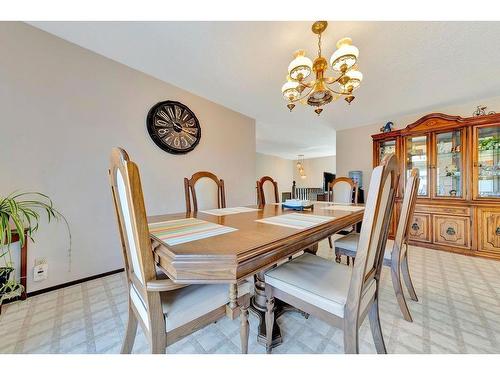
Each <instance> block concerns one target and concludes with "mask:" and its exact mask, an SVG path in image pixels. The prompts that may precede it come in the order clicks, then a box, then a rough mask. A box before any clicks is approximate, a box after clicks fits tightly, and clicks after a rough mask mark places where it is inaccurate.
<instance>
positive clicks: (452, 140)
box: [434, 130, 463, 198]
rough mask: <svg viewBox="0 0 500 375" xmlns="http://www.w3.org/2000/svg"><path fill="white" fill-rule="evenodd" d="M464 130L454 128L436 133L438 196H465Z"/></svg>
mask: <svg viewBox="0 0 500 375" xmlns="http://www.w3.org/2000/svg"><path fill="white" fill-rule="evenodd" d="M462 149H463V142H462V132H461V130H454V131H450V132H446V133H438V134H436V149H435V155H436V164H435V171H436V180H435V191H434V194H435V196H436V197H457V198H460V197H462V196H463V191H462V185H463V184H462V173H463V167H462V151H463V150H462Z"/></svg>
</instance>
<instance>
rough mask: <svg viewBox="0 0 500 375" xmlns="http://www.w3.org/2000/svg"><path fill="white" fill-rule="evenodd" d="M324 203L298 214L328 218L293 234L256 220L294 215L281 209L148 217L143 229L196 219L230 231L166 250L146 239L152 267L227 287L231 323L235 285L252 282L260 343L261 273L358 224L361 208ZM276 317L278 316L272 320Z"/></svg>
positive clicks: (277, 336)
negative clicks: (253, 281)
mask: <svg viewBox="0 0 500 375" xmlns="http://www.w3.org/2000/svg"><path fill="white" fill-rule="evenodd" d="M328 206H331V203H329V202H315V203H314V207H313V209H311V210H304V211H300V213H302V214H305V215H318V216H323V217H329V218H331V219H329V220H328V221H326V222H323V223H320V224H318V225H314V226H311V227H307V228H295V227H287V226H280V225H274V224H268V223H263V222H259V221H257V220H261V219H265V218H270V217H274V216H279V215H284V214H289V213H296V211H293V210H289V209H284V208H282V207H281V205H280V204H266V205H264V206H247V207H251V208H256V209H258V210H256V211H251V212H243V213H236V214H229V215H225V216H216V215H212V214H208V213H204V212H202V211H198V212H190V213H185V212H183V213H176V214H166V215H156V216H150V217H148V223H149V224H154V223H160V222H165V221H171V220H176V219H185V218H197V219H201V220H204V221H207V222H212V223H216V224H220V225H223V226H228V227H231V228H234V229H237V230H235V231H232V232H229V233H224V234H221V235H217V236H213V237H208V238H203V239H199V240H195V241H190V242H185V243H180V244H177V245H173V246H172V245H167V243H166V242H164V241H162V240H160V239H159V238H158V237H156V236H155V235H153V234H151V238H152V242H153V248H154V255H155V261H156V262H157V264H158V265H159V266H160V268H161V269H162V270H163V271H164V272H165V273H166V274H167V276H168V277H169V278H170V279H172V280H173V281H174V282H175V283H180V284H212V283H227V284H229V285H230V287H229V298H230V302H229V305H228V315H229V316H231V315H233V316H231V317H232V318H234V314H235V311H236V314H237V311H238V310H237V309H236V307H237V306H236V299H237V289H236V288H237V284H238V283H241V282H244V281H245V280H246V279H248V278H250V277H253V278H254V280H255V294H254V296H253V298H252V301H251V311H253V312H254V313H255V314H256V315H257V316H258V318H259V320H260V324H259V330H258V332H259V333H258V341H259V342H260V343H262V344H264V343H265V335H266V330H265V319H264V316H265V310H266V297H265V283H264V272H265V271H266V270H268V269H269V268H271V267H273V266H275V265H276V264H277V263H278V262H280V261H282V260H286V259H288V258H290V257H291V256H293V255H294V254H297V253H298V252H300V251H303V250H306V251H310V252H315V251H316V250H317V246H318V242H319V241H321V240H323V239H325V238H328V237H329V236H331V235H333V234H335V233H336V232H338V231H340V230H342V229H344V228H346V227H349V226H352V225H353V224H356V223H357V222H360V221H361V220H362V218H363V211H364V210H363V209H361V208H362V207H363V206H362V205H359V208H360V209H359V210H353V209H352V206H356V205H351V206H349V207H351V209H349V208H346V209H344V210H342V209H341V208H342V207H340V209H337V206H335V209H325V207H328ZM275 316H276V317H278V316H279V314H275ZM274 327H275V331H274V332H273V346H277V345H279V344H280V343H281V342H282V338H281V332H280V329H279V325H278V324H274Z"/></svg>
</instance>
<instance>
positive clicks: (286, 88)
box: [281, 81, 300, 101]
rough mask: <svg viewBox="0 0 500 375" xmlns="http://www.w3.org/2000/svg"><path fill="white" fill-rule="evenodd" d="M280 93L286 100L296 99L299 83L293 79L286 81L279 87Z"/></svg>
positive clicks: (298, 94)
mask: <svg viewBox="0 0 500 375" xmlns="http://www.w3.org/2000/svg"><path fill="white" fill-rule="evenodd" d="M281 93H282V94H283V97H284V98H285V99H286V100H289V101H293V100H297V99H298V98H299V96H300V92H299V83H298V82H295V81H288V82H285V84H284V85H283V86H282V87H281Z"/></svg>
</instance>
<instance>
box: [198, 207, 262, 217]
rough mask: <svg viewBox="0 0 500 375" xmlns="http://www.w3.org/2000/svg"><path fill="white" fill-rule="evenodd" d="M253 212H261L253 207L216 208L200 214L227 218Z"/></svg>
mask: <svg viewBox="0 0 500 375" xmlns="http://www.w3.org/2000/svg"><path fill="white" fill-rule="evenodd" d="M253 211H259V209H258V208H251V207H228V208H214V209H213V210H204V211H200V212H203V213H206V214H209V215H215V216H225V215H231V214H241V213H243V212H253Z"/></svg>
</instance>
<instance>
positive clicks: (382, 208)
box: [265, 155, 398, 353]
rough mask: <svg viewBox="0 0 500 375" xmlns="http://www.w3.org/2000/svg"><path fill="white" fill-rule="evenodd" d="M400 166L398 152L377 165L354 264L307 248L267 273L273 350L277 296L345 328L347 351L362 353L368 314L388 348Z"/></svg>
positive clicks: (380, 349) (378, 340)
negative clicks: (385, 330)
mask: <svg viewBox="0 0 500 375" xmlns="http://www.w3.org/2000/svg"><path fill="white" fill-rule="evenodd" d="M397 171H398V168H397V161H396V157H395V156H394V155H389V156H387V157H386V158H385V159H384V160H383V161H382V164H381V165H380V166H378V167H376V168H375V169H374V170H373V173H372V177H371V181H370V190H369V191H368V199H367V203H366V207H365V212H364V216H363V225H362V227H361V234H360V240H359V246H358V253H357V257H358V259H357V261H356V263H355V265H354V267H349V266H346V265H344V264H341V263H336V262H332V261H330V260H327V259H325V258H322V257H319V256H315V255H311V254H308V253H305V254H304V255H302V256H300V257H297V258H295V259H293V260H292V261H290V262H288V263H285V264H284V265H282V266H280V267H276V268H274V269H272V270H269V271H267V272H266V273H265V283H266V287H265V288H266V335H267V336H266V338H267V342H266V349H267V352H268V353H270V352H271V343H272V331H273V324H274V299H275V298H278V299H280V300H281V301H284V302H286V303H289V304H290V305H292V306H295V307H297V308H299V309H300V310H302V311H304V312H306V313H308V314H310V315H313V316H316V317H318V318H320V319H322V320H325V321H326V322H329V323H331V324H332V325H334V326H336V327H338V328H340V329H342V330H343V332H344V352H345V353H359V327H360V325H361V324H362V322H363V321H364V319H365V317H366V315H368V317H369V320H370V327H371V332H372V335H373V340H374V342H375V347H376V349H377V353H386V347H385V343H384V338H383V335H382V328H381V326H380V319H379V307H378V302H379V281H380V271H381V268H382V267H381V265H382V258H383V251H382V249H384V248H385V243H386V240H387V235H388V231H389V222H390V218H391V213H392V210H393V206H394V196H395V192H396V188H397V184H398V172H397Z"/></svg>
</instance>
